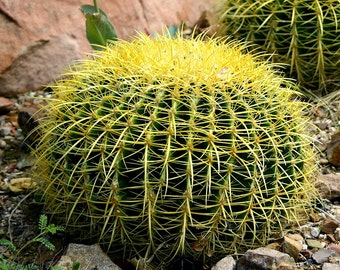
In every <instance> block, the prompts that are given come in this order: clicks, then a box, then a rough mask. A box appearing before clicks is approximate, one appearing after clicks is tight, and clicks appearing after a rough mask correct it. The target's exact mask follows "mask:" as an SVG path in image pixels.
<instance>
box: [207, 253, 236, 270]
mask: <svg viewBox="0 0 340 270" xmlns="http://www.w3.org/2000/svg"><path fill="white" fill-rule="evenodd" d="M235 268H236V261H235V260H234V258H233V257H232V256H227V257H224V258H223V259H222V260H220V261H219V262H217V263H216V264H215V265H214V266H213V267H212V268H211V270H235Z"/></svg>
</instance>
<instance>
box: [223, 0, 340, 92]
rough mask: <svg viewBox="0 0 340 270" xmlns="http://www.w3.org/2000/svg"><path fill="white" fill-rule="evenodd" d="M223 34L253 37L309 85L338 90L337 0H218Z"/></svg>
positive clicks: (320, 89)
mask: <svg viewBox="0 0 340 270" xmlns="http://www.w3.org/2000/svg"><path fill="white" fill-rule="evenodd" d="M218 2H219V7H218V8H217V9H218V11H217V12H216V17H217V18H216V19H217V21H218V23H219V32H220V34H222V35H225V34H228V35H233V36H234V37H236V38H239V39H242V40H247V41H251V42H254V43H256V44H258V45H260V47H261V50H264V51H266V52H268V53H270V54H273V58H272V60H273V61H274V62H276V63H285V64H288V65H289V67H288V68H287V69H286V70H287V74H289V76H293V77H294V78H296V79H297V80H298V82H299V83H300V84H301V85H302V86H303V87H304V88H307V89H308V90H312V91H313V92H314V93H316V94H325V93H327V92H331V91H334V90H337V89H338V87H339V76H340V65H339V63H340V0H296V1H281V0H269V1H267V0H266V1H264V0H261V1H253V0H235V1H229V0H219V1H218Z"/></svg>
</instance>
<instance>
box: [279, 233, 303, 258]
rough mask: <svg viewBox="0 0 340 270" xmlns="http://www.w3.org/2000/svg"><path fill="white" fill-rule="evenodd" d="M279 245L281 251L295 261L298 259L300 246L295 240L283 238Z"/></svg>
mask: <svg viewBox="0 0 340 270" xmlns="http://www.w3.org/2000/svg"><path fill="white" fill-rule="evenodd" d="M283 239H284V240H283V242H282V244H281V248H282V251H283V252H285V253H287V254H289V255H290V256H291V257H292V258H294V259H295V260H296V259H297V258H298V256H299V253H300V251H301V250H302V244H301V243H300V242H298V241H297V240H295V239H293V238H290V237H287V236H284V238H283Z"/></svg>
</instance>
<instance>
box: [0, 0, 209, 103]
mask: <svg viewBox="0 0 340 270" xmlns="http://www.w3.org/2000/svg"><path fill="white" fill-rule="evenodd" d="M98 2H99V6H100V8H101V9H103V10H104V11H105V13H106V14H107V15H108V16H109V18H110V19H111V21H112V23H113V25H114V26H115V28H116V30H117V34H118V36H119V38H122V39H129V38H130V37H131V36H133V35H135V34H136V31H141V32H146V33H149V34H150V33H153V32H154V31H158V32H159V31H161V29H162V27H164V26H166V25H173V24H178V23H180V22H185V23H186V24H187V25H188V26H193V25H194V24H195V23H196V22H197V21H198V20H199V18H200V16H201V15H202V13H203V12H204V11H206V10H210V9H211V7H212V2H213V0H124V1H122V0H110V1H104V0H99V1H98ZM83 4H93V1H90V0H54V1H42V0H30V1H22V0H0V40H1V41H0V42H1V46H0V55H1V60H0V96H6V97H13V96H16V95H18V94H19V93H23V92H26V91H29V90H32V91H34V90H37V89H41V88H42V87H44V86H45V85H46V84H49V83H51V82H53V80H54V79H56V78H58V75H59V74H60V73H61V72H62V71H63V69H65V68H67V66H68V65H69V64H70V63H71V62H72V61H73V60H75V59H80V58H84V57H85V56H86V53H87V52H90V51H91V48H90V46H89V44H88V42H87V39H86V35H85V18H84V17H83V14H82V13H81V11H80V10H79V7H80V6H81V5H83Z"/></svg>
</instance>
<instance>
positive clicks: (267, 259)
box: [236, 247, 297, 270]
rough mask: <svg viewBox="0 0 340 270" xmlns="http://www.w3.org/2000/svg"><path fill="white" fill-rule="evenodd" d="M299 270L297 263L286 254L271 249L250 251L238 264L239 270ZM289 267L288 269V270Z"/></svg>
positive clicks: (261, 248)
mask: <svg viewBox="0 0 340 270" xmlns="http://www.w3.org/2000/svg"><path fill="white" fill-rule="evenodd" d="M281 266H282V267H284V268H285V269H288V268H289V269H297V268H296V265H295V261H294V259H293V258H292V257H290V256H289V255H288V254H286V253H282V252H280V251H277V250H274V249H269V248H263V247H260V248H257V249H254V250H248V251H247V252H246V253H245V254H244V256H242V257H241V258H240V259H239V260H238V261H237V264H236V269H237V270H250V269H251V270H269V269H270V270H278V269H282V267H281ZM287 267H288V268H287Z"/></svg>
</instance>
